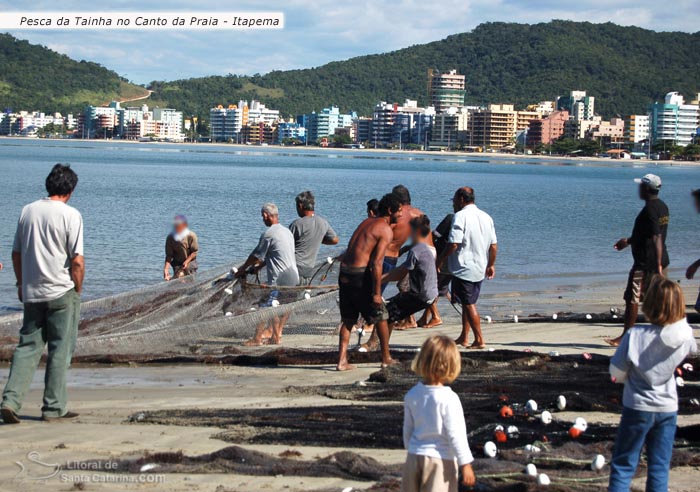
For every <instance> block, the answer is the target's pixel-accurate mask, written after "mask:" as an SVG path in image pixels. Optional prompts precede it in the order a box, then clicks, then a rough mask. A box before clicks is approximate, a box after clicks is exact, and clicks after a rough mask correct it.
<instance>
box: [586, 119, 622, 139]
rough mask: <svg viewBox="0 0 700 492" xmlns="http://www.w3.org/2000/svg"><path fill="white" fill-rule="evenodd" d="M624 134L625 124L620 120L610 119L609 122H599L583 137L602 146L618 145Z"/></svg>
mask: <svg viewBox="0 0 700 492" xmlns="http://www.w3.org/2000/svg"><path fill="white" fill-rule="evenodd" d="M624 134H625V122H624V120H623V119H622V118H611V119H610V121H603V120H601V121H599V122H598V124H597V125H596V126H594V127H592V128H590V129H589V130H588V131H587V132H586V135H585V137H586V138H588V139H591V140H597V141H599V142H600V143H602V144H605V145H610V144H614V143H620V142H622V140H623V137H624Z"/></svg>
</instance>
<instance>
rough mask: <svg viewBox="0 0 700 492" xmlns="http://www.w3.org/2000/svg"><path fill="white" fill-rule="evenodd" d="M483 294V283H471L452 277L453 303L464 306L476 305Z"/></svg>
mask: <svg viewBox="0 0 700 492" xmlns="http://www.w3.org/2000/svg"><path fill="white" fill-rule="evenodd" d="M480 293H481V281H480V282H470V281H469V280H462V279H461V278H457V277H452V302H458V303H460V304H462V305H463V306H464V305H470V304H476V301H478V300H479V294H480Z"/></svg>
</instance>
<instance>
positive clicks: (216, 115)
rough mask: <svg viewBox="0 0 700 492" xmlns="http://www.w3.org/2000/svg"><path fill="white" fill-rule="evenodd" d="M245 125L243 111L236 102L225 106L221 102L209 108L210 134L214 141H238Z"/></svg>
mask: <svg viewBox="0 0 700 492" xmlns="http://www.w3.org/2000/svg"><path fill="white" fill-rule="evenodd" d="M242 126H243V111H242V110H240V109H238V106H236V105H235V104H232V105H229V106H228V107H226V108H224V107H223V106H222V105H221V104H219V105H218V106H217V107H215V108H211V109H210V110H209V134H210V136H211V140H212V142H228V141H229V140H231V141H237V140H238V133H239V132H240V131H241V127H242Z"/></svg>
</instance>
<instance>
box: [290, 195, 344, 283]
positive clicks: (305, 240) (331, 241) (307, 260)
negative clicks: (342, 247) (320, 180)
mask: <svg viewBox="0 0 700 492" xmlns="http://www.w3.org/2000/svg"><path fill="white" fill-rule="evenodd" d="M296 206H297V214H299V218H298V219H296V220H295V221H294V222H292V223H291V225H290V226H289V230H290V231H292V235H293V236H294V254H295V257H296V262H297V269H298V270H299V285H309V284H310V283H311V279H312V277H313V275H314V266H315V265H316V257H317V256H318V251H319V249H321V244H326V245H328V246H334V245H336V244H338V241H339V239H338V235H337V234H336V233H335V231H334V230H333V228H332V227H331V225H330V224H329V223H328V221H327V220H326V219H324V218H323V217H319V216H318V215H316V211H315V209H316V198H315V197H314V195H313V193H311V192H310V191H304V192H301V193H299V194H298V195H297V197H296Z"/></svg>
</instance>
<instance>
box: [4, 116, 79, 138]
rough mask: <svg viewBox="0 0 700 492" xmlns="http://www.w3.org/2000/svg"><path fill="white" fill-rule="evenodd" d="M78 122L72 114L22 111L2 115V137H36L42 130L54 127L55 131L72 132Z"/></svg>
mask: <svg viewBox="0 0 700 492" xmlns="http://www.w3.org/2000/svg"><path fill="white" fill-rule="evenodd" d="M75 123H76V120H75V118H74V117H73V115H72V114H69V115H68V116H65V117H64V116H63V115H62V114H61V113H43V112H41V111H32V112H30V111H20V112H19V113H9V112H7V113H4V114H0V135H22V136H36V135H37V134H38V133H39V132H40V131H41V130H43V129H44V128H47V127H52V128H53V129H54V130H60V131H63V130H70V129H72V128H74V127H75Z"/></svg>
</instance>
